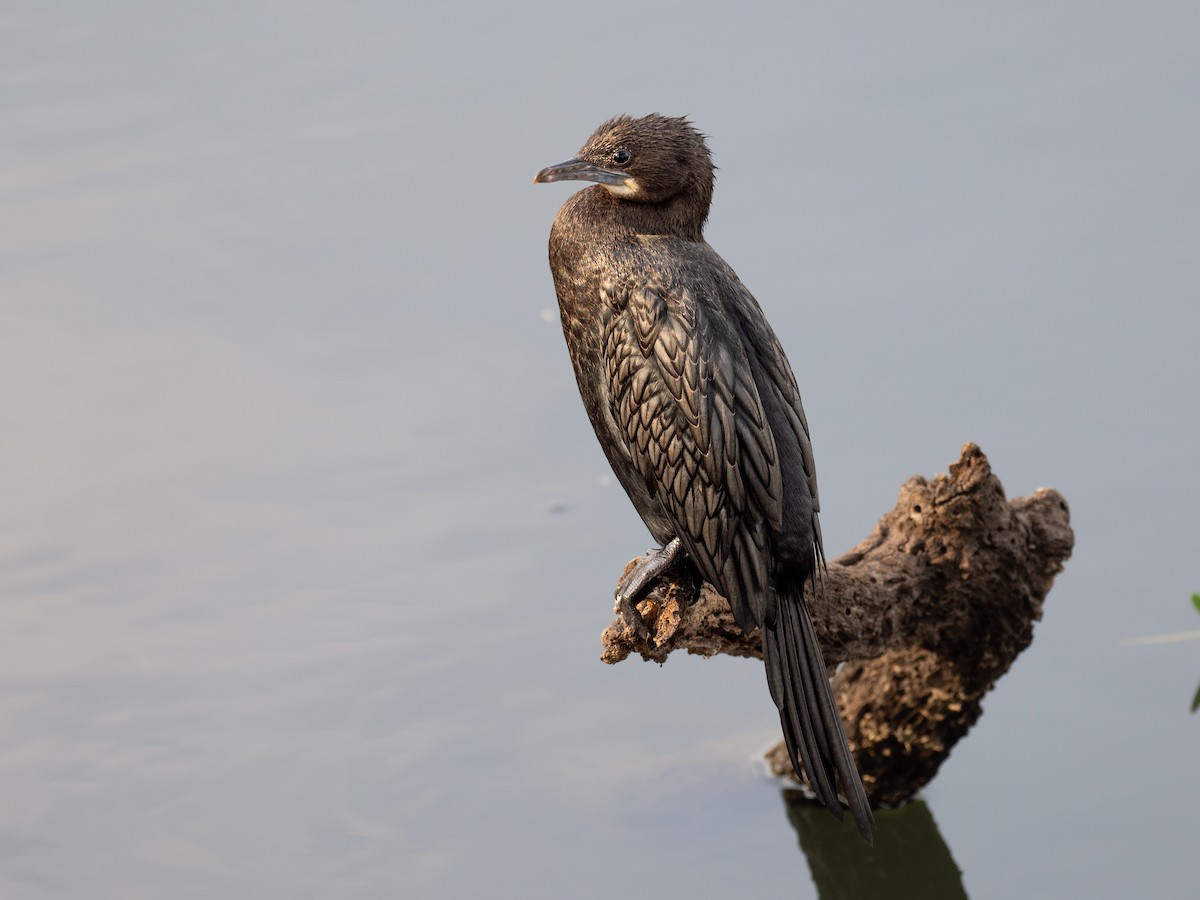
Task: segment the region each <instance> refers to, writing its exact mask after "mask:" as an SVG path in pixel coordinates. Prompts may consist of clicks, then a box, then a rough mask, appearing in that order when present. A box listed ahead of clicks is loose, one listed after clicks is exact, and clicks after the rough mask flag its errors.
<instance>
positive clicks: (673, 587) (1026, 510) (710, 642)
mask: <svg viewBox="0 0 1200 900" xmlns="http://www.w3.org/2000/svg"><path fill="white" fill-rule="evenodd" d="M1073 545H1074V534H1073V533H1072V531H1071V526H1070V519H1069V514H1068V510H1067V503H1066V501H1065V500H1064V499H1063V497H1062V496H1061V495H1060V494H1059V493H1058V492H1057V491H1054V490H1051V489H1048V488H1043V489H1039V490H1038V491H1036V492H1035V493H1034V494H1033V496H1031V497H1024V498H1020V499H1017V500H1013V501H1008V500H1006V499H1005V496H1004V488H1003V487H1002V485H1001V484H1000V480H999V479H998V478H997V477H996V476H995V475H994V474H992V470H991V467H990V466H989V464H988V461H987V457H985V456H984V454H983V452H982V451H981V450H980V449H979V448H978V447H977V446H975V445H974V444H966V445H965V446H964V447H963V448H962V453H961V456H960V458H959V460H958V462H956V463H954V464H952V465H951V466H950V474H949V475H937V476H935V477H934V478H933V479H925V478H922V477H914V478H911V479H909V481H908V482H907V483H905V484H904V486H903V487H902V488H901V489H900V497H899V499H898V500H897V502H896V506H895V508H894V509H892V510H891V512H889V513H887V514H886V515H884V516H883V518H881V519H880V520H879V522H878V523H877V524H876V526H875V529H874V531H873V532H872V533H871V535H870V536H869V537H868V538H867V539H866V540H864V541H862V542H861V543H860V544H859V545H858V546H857V547H855V548H853V549H852V550H850V551H849V552H848V553H846V554H844V555H842V556H841V557H839V558H838V559H836V560H833V561H832V562H830V563H829V568H828V573H827V575H826V576H825V579H824V588H823V590H822V591H821V592H819V594H818V595H817V596H816V597H814V596H813V595H812V594H811V593H809V594H808V596H807V599H808V602H809V604H810V608H811V609H812V612H813V622H814V624H815V626H816V631H817V635H818V637H819V638H820V640H821V644H822V649H823V650H824V654H825V660H826V662H827V663H828V664H829V665H830V666H831V667H834V666H837V665H838V664H839V663H846V665H844V666H842V668H841V669H840V671H838V672H837V675H836V676H835V678H834V687H835V692H836V694H837V696H838V704H839V707H840V710H841V713H842V718H843V720H844V721H845V723H846V726H847V729H846V733H847V737H848V738H849V740H850V746H851V748H852V749H853V750H854V754H855V758H856V760H857V762H858V766H859V771H860V772H861V773H862V775H863V781H864V784H865V785H866V789H867V794H868V796H870V798H871V800H872V802H877V803H885V804H887V803H899V802H902V801H903V800H906V799H907V798H909V797H911V796H912V795H913V794H915V793H916V792H917V791H918V790H919V789H920V788H921V787H922V786H923V785H925V784H926V783H928V781H929V780H930V779H931V778H933V776H934V775H935V774H936V773H937V769H938V767H939V766H940V765H941V763H942V762H943V761H944V760H945V759H946V757H947V756H949V754H950V750H951V748H952V747H953V746H954V744H955V743H956V742H957V741H958V740H959V739H960V738H962V737H963V736H964V735H965V734H966V733H967V731H968V730H969V729H970V727H971V725H973V724H974V723H975V721H976V719H978V718H979V715H980V713H981V709H980V700H981V699H982V697H983V696H984V695H985V694H986V693H987V692H988V691H989V690H991V688H992V686H993V685H994V684H995V682H996V680H997V679H998V678H999V677H1000V676H1001V675H1003V674H1004V673H1005V672H1006V671H1008V668H1009V666H1011V665H1012V662H1013V660H1014V659H1016V657H1017V655H1018V654H1019V653H1020V652H1021V651H1022V650H1024V649H1025V648H1026V647H1027V646H1029V643H1030V641H1031V640H1032V639H1033V623H1034V622H1035V621H1037V620H1038V619H1039V618H1041V615H1042V604H1043V602H1044V601H1045V598H1046V594H1047V593H1048V592H1049V590H1050V587H1051V585H1053V583H1054V577H1055V576H1056V575H1057V574H1058V573H1059V572H1061V571H1062V569H1063V565H1064V563H1065V561H1066V560H1067V559H1068V558H1069V557H1070V555H1071V549H1072V547H1073ZM639 609H640V610H641V611H642V613H643V615H644V616H645V617H646V619H647V621H648V622H652V623H653V624H652V628H653V630H654V632H655V634H654V640H655V644H654V645H653V646H651V645H649V644H646V643H645V642H642V641H640V640H639V639H638V638H637V636H636V635H635V634H633V632H632V631H631V630H630V629H629V628H627V627H626V626H625V624H624V622H623V621H621V620H620V618H619V617H618V619H617V620H616V621H614V622H613V623H612V624H611V625H610V626H609V627H608V628H607V629H606V630H605V632H604V635H603V642H604V652H603V654H602V656H601V658H602V659H603V660H604V661H605V662H607V663H616V662H619V661H621V660H622V659H625V658H626V657H628V656H629V655H630V654H631V653H637V654H640V655H641V656H642V657H643V658H645V659H648V660H654V661H657V662H663V661H665V660H666V658H667V657H668V656H669V655H670V654H671V653H672V652H674V651H676V650H686V651H687V652H689V653H698V654H701V655H704V656H711V655H713V654H716V653H724V654H728V655H732V656H749V657H756V658H761V655H762V648H761V644H760V640H759V636H758V633H757V632H755V633H754V634H752V635H745V634H743V633H742V632H741V631H740V630H739V629H738V627H737V625H735V624H734V622H733V617H732V615H731V614H730V612H729V606H728V604H727V603H726V602H725V600H724V598H722V597H721V596H720V595H719V594H717V593H716V592H715V591H713V590H712V589H711V587H709V586H708V585H703V586H702V587H701V588H699V590H698V589H697V579H696V576H695V574H694V572H692V571H690V566H688V565H687V564H686V563H685V564H683V565H680V566H676V567H674V568H673V569H671V570H669V571H668V572H667V573H666V576H665V577H664V578H663V579H662V580H660V582H659V584H658V585H656V587H655V589H654V590H653V592H652V593H651V595H650V596H649V598H648V599H646V600H644V601H643V602H642V604H640V605H639ZM768 761H769V762H770V765H771V767H772V768H773V770H774V771H776V772H777V773H779V774H792V773H791V766H790V764H789V763H788V759H787V753H786V751H785V750H784V748H783V745H782V744H780V745H779V746H778V747H776V748H775V749H773V750H772V751H771V752H770V753H769V754H768Z"/></svg>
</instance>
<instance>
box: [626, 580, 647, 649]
mask: <svg viewBox="0 0 1200 900" xmlns="http://www.w3.org/2000/svg"><path fill="white" fill-rule="evenodd" d="M617 611H618V612H619V613H620V614H621V618H622V619H623V620H624V622H625V624H626V625H627V626H628V627H629V629H630V631H632V632H633V633H634V634H636V635H637V636H638V637H639V638H641V639H642V640H643V641H645V642H646V643H647V644H650V645H653V644H654V639H653V637H652V636H651V633H650V626H649V625H648V624H647V623H646V617H645V616H643V615H642V613H641V610H639V609H638V608H637V604H636V603H634V602H633V597H632V596H631V595H629V594H627V593H624V592H622V591H621V590H620V589H619V588H618V589H617Z"/></svg>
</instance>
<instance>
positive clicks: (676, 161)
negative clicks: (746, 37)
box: [533, 113, 716, 226]
mask: <svg viewBox="0 0 1200 900" xmlns="http://www.w3.org/2000/svg"><path fill="white" fill-rule="evenodd" d="M715 171H716V167H715V166H714V165H713V162H712V157H711V156H710V155H709V152H708V145H707V144H706V143H705V142H704V135H703V134H701V133H700V132H699V131H697V130H696V128H695V127H694V126H693V125H692V123H691V122H689V121H688V120H687V119H684V118H677V117H673V116H660V115H658V114H657V113H655V114H653V115H649V116H642V117H641V118H639V119H634V118H631V117H630V116H618V117H617V118H615V119H609V120H608V121H607V122H605V123H604V124H603V125H601V126H600V127H599V128H597V129H596V131H595V132H594V133H593V134H592V136H591V137H590V138H588V139H587V142H586V143H585V144H584V145H583V147H582V148H581V149H580V150H579V153H578V154H577V155H576V156H575V157H574V158H573V159H568V160H567V161H566V162H561V163H558V164H557V165H553V166H547V167H546V168H544V169H542V170H541V171H540V172H538V173H537V175H535V176H534V179H533V180H534V182H535V183H537V184H544V183H546V182H551V181H593V182H595V183H596V184H599V185H602V186H603V187H604V189H605V190H607V191H608V192H609V193H610V194H612V195H613V196H614V197H617V198H619V199H620V200H626V201H630V202H633V203H639V204H650V205H661V206H667V207H672V209H671V213H672V218H676V217H678V216H679V215H680V214H683V215H684V216H685V217H686V218H688V219H692V220H694V222H695V224H696V225H697V226H702V225H703V223H704V220H705V219H706V218H707V217H708V207H709V204H710V203H711V202H712V190H713V179H714V173H715Z"/></svg>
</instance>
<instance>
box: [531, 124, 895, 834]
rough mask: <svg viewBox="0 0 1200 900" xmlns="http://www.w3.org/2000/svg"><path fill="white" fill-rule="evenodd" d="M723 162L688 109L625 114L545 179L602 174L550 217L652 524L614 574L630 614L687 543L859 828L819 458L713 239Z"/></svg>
mask: <svg viewBox="0 0 1200 900" xmlns="http://www.w3.org/2000/svg"><path fill="white" fill-rule="evenodd" d="M713 173H714V166H713V164H712V159H711V157H710V156H709V152H708V147H707V146H706V144H705V142H704V137H703V135H701V134H700V132H698V131H697V130H696V129H695V128H694V127H692V125H691V123H689V122H688V121H687V120H686V119H681V118H670V117H667V116H659V115H651V116H645V117H644V118H640V119H633V118H629V117H627V116H621V117H618V118H615V119H612V120H610V121H608V122H605V123H604V124H603V125H601V126H600V128H598V129H597V130H596V132H595V133H594V134H593V135H592V136H591V137H590V138H589V139H588V141H587V143H586V144H584V146H583V149H581V150H580V151H579V155H578V156H577V157H576V158H575V159H572V160H568V161H567V162H564V163H560V164H558V165H556V166H550V167H548V168H545V169H542V170H541V171H540V172H538V174H537V176H536V178H535V179H534V180H535V181H537V182H549V181H563V180H584V181H593V182H596V183H597V184H596V185H595V186H593V187H589V188H587V189H586V190H582V191H579V192H578V193H576V194H575V195H573V196H572V197H571V198H570V199H569V200H568V201H567V202H566V203H565V204H564V205H563V207H562V209H561V210H560V211H559V213H558V217H557V218H556V219H555V221H554V227H553V229H552V230H551V232H550V269H551V271H552V273H553V275H554V286H555V289H556V291H557V293H558V303H559V310H560V312H561V314H562V324H563V332H564V334H565V335H566V339H567V347H568V349H569V350H570V353H571V361H572V363H573V364H574V367H575V377H576V379H577V381H578V383H579V392H580V394H581V395H582V397H583V404H584V406H585V407H586V409H587V413H588V417H589V418H590V419H591V422H592V427H593V428H594V429H595V431H596V437H597V438H598V439H599V441H600V445H601V446H602V447H603V448H604V452H605V454H606V455H607V457H608V461H609V463H611V465H612V468H613V471H614V472H615V473H616V476H617V478H618V479H619V480H620V482H621V484H622V486H623V487H624V488H625V490H626V492H627V493H628V494H629V498H630V500H632V501H633V505H634V506H635V507H636V508H637V511H638V512H639V513H640V514H641V516H642V519H643V521H645V523H646V526H647V527H648V528H649V529H650V533H651V534H652V535H654V539H655V540H657V541H659V542H660V543H661V544H662V545H663V549H662V550H660V551H658V552H657V553H655V554H652V555H651V556H650V557H649V558H648V559H647V560H645V561H644V562H643V563H642V564H641V565H640V566H639V567H638V568H637V569H635V570H634V571H633V572H632V573H630V575H629V576H627V577H626V579H625V580H624V581H623V582H622V584H621V585H620V587H619V588H618V600H619V601H620V605H621V609H622V612H623V614H624V616H625V618H626V620H627V621H628V622H629V623H630V625H631V626H632V627H634V628H636V629H637V630H638V631H639V632H642V633H646V628H645V623H643V622H642V621H641V618H640V616H639V615H638V614H637V611H636V609H635V607H634V603H635V602H636V600H637V598H638V595H639V594H640V593H641V592H642V591H643V589H644V587H645V586H646V584H648V583H649V581H651V580H652V579H653V577H654V576H655V575H657V574H658V572H660V571H661V570H662V569H663V568H664V567H665V565H666V564H667V563H669V562H670V560H671V559H673V558H674V556H675V555H676V554H677V553H679V552H682V553H684V554H686V555H687V557H688V558H689V559H690V561H691V562H692V563H693V564H694V565H695V566H696V568H697V569H698V570H699V572H700V573H701V575H702V576H703V577H704V578H705V580H707V581H709V582H711V583H712V584H713V586H714V587H716V588H717V590H718V591H720V592H721V594H723V595H724V596H725V597H726V598H727V599H728V600H729V604H730V606H731V607H732V609H733V615H734V618H735V619H736V620H737V623H738V625H739V626H740V627H741V628H743V629H744V630H746V631H747V632H749V631H751V630H753V629H754V628H757V627H760V626H761V628H762V636H763V656H764V658H765V661H766V668H767V681H768V683H769V685H770V689H771V696H772V698H773V699H774V701H775V705H776V706H777V707H778V708H779V713H780V721H781V723H782V725H783V733H784V737H785V740H786V742H787V746H788V750H789V752H790V754H791V757H792V764H793V765H794V766H795V767H796V770H797V771H798V772H799V771H801V770H802V769H803V771H805V772H806V773H807V775H808V779H809V783H810V784H811V786H812V788H813V791H814V792H815V793H816V795H817V797H818V798H819V799H820V800H821V802H823V803H824V804H825V805H826V806H828V807H829V808H830V809H831V810H833V811H834V812H835V814H836V815H837V816H838V817H840V816H841V814H842V810H841V805H840V803H839V802H838V786H839V784H840V787H841V790H842V792H843V793H844V794H845V796H846V798H847V800H848V803H849V806H850V809H851V811H852V812H853V814H854V818H855V821H856V822H857V824H858V828H859V831H861V832H862V834H863V836H864V837H865V838H866V839H867V840H870V839H871V826H872V824H873V819H872V816H871V810H870V807H869V805H868V803H867V798H866V795H865V793H864V792H863V787H862V781H861V780H860V778H859V776H858V771H857V769H856V768H855V765H854V760H853V758H852V757H851V755H850V750H849V747H848V746H847V743H846V738H845V734H844V733H843V730H842V724H841V721H840V719H839V718H838V714H837V707H836V706H835V705H834V701H833V695H832V692H831V690H830V685H829V678H828V673H827V670H826V668H825V664H824V662H823V661H822V658H821V651H820V648H819V647H818V645H817V640H816V635H815V634H814V632H813V628H812V623H811V621H810V620H809V614H808V609H807V607H806V605H805V602H804V583H805V581H807V580H810V579H811V580H813V582H814V585H816V584H817V569H818V566H820V565H823V563H824V556H823V551H822V548H821V532H820V526H819V523H818V521H817V511H818V509H819V504H818V501H817V480H816V467H815V465H814V463H813V453H812V444H811V442H810V440H809V434H808V423H807V421H806V420H805V418H804V409H803V407H802V406H801V404H800V391H799V389H798V388H797V386H796V379H795V376H794V375H793V374H792V370H791V366H790V365H789V364H788V361H787V358H786V357H785V356H784V353H783V348H782V347H781V346H780V344H779V341H778V339H777V338H776V337H775V333H774V332H773V331H772V330H771V326H770V325H768V324H767V321H766V319H765V318H764V317H763V314H762V310H761V309H759V306H758V303H757V302H756V301H755V299H754V297H753V296H751V294H750V292H749V291H748V290H746V288H745V287H744V286H743V285H742V283H741V281H739V280H738V277H737V275H736V274H734V272H733V270H732V269H731V268H730V267H729V266H728V265H727V264H726V263H725V261H724V260H723V259H721V257H720V256H718V255H717V253H716V251H714V250H713V249H712V247H710V246H709V245H708V244H707V243H706V242H705V240H704V237H703V228H704V222H705V220H706V219H707V218H708V210H709V205H710V203H711V201H712V191H713Z"/></svg>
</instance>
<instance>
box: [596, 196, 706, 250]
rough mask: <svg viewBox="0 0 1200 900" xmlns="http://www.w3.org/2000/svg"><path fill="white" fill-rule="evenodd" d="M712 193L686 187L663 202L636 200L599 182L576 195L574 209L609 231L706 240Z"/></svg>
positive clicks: (612, 232) (631, 234)
mask: <svg viewBox="0 0 1200 900" xmlns="http://www.w3.org/2000/svg"><path fill="white" fill-rule="evenodd" d="M710 198H711V193H710V194H709V196H700V195H699V194H698V193H696V192H692V191H684V192H680V193H678V194H676V195H675V196H673V197H671V198H669V199H667V200H664V201H662V202H661V203H637V202H635V201H633V200H622V199H620V198H618V197H614V196H613V195H612V194H611V193H609V192H608V191H607V190H606V189H605V188H603V187H601V186H600V185H595V186H593V187H590V188H587V189H586V190H583V191H580V192H579V193H578V194H576V195H575V197H574V198H572V200H574V201H576V203H577V205H576V208H575V209H574V210H573V212H574V213H576V214H577V215H579V216H580V217H581V218H582V219H583V220H585V221H588V222H589V223H590V224H591V225H592V226H593V227H598V228H600V229H602V230H603V231H604V232H606V233H608V234H615V233H620V232H625V233H628V234H629V235H630V236H633V235H639V234H655V235H664V236H670V237H677V238H680V239H682V240H685V241H702V240H704V221H705V219H707V218H708V204H709V200H710Z"/></svg>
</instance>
